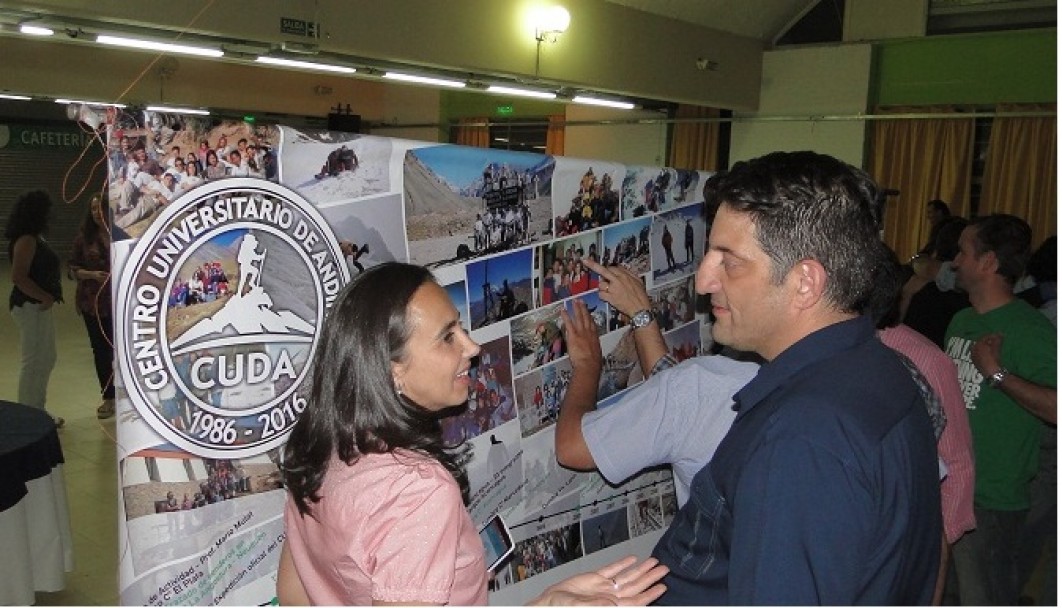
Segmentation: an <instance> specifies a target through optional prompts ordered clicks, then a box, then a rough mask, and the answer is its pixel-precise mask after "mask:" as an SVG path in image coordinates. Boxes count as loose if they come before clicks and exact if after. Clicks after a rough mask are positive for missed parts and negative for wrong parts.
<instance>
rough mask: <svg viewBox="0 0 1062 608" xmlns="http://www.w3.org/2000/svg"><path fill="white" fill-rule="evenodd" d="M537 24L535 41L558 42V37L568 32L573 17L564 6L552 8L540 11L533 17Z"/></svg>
mask: <svg viewBox="0 0 1062 608" xmlns="http://www.w3.org/2000/svg"><path fill="white" fill-rule="evenodd" d="M533 19H534V22H535V40H537V41H539V42H556V41H557V36H559V35H561V34H563V33H564V32H566V31H568V26H569V25H571V22H572V16H571V14H569V13H568V9H566V8H564V7H563V6H550V7H546V8H542V9H540V10H539V11H538V12H537V13H535V15H534V16H533Z"/></svg>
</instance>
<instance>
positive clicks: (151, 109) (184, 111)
mask: <svg viewBox="0 0 1062 608" xmlns="http://www.w3.org/2000/svg"><path fill="white" fill-rule="evenodd" d="M144 109H145V110H147V111H149V112H168V113H170V114H198V115H200V116H210V112H208V111H206V110H198V109H196V108H176V107H171V106H148V107H146V108H144Z"/></svg>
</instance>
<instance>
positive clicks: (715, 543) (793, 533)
mask: <svg viewBox="0 0 1062 608" xmlns="http://www.w3.org/2000/svg"><path fill="white" fill-rule="evenodd" d="M735 401H736V403H737V406H738V408H739V409H738V416H737V418H736V420H735V422H734V425H733V427H732V428H731V430H730V432H729V433H728V434H727V436H726V438H725V439H724V440H723V442H722V444H721V445H720V446H719V449H718V450H717V451H716V453H715V457H714V458H713V459H712V461H711V462H710V463H709V464H708V466H706V467H705V468H703V469H702V470H701V471H700V473H698V474H697V476H696V477H695V478H694V481H693V486H692V488H691V496H690V501H689V502H688V503H686V505H685V506H684V507H683V508H682V509H681V510H680V511H679V513H678V515H677V516H676V518H675V521H674V522H673V523H672V524H671V527H670V528H668V531H667V532H666V533H665V534H664V536H663V537H661V539H660V541H659V543H657V546H656V548H655V549H654V551H653V554H654V556H655V557H657V558H658V559H660V561H661V563H663V564H664V565H666V566H668V567H669V568H670V573H669V574H668V575H667V577H666V578H665V580H664V583H665V584H666V585H667V587H668V591H667V593H666V594H665V595H664V596H663V597H662V598H661V600H660V603H663V604H682V605H691V604H699V605H705V604H728V603H729V604H879V605H885V604H918V603H928V602H929V600H930V599H931V596H932V593H933V585H934V583H935V582H936V576H937V567H938V566H939V558H940V535H941V523H940V482H939V479H938V477H937V467H936V466H935V464H936V448H935V442H934V439H933V430H932V425H931V424H930V422H929V417H928V415H927V414H926V410H925V404H924V403H923V401H922V399H921V396H920V395H919V393H918V390H917V388H916V387H915V385H914V383H913V382H912V380H911V375H910V374H909V373H908V372H907V370H906V369H905V368H904V366H903V364H902V363H900V361H899V359H898V358H897V356H896V354H895V353H894V352H893V351H892V350H890V349H888V348H887V347H885V346H884V345H883V344H882V343H881V342H880V341H879V340H878V339H877V338H876V337H875V336H874V328H873V327H872V325H871V323H870V321H869V320H867V319H865V318H861V317H860V318H856V319H851V320H848V321H844V322H841V323H836V324H834V325H830V326H828V327H826V328H824V329H821V330H819V331H816V332H814V333H812V334H811V335H809V336H807V337H805V338H803V339H802V340H800V341H798V342H797V343H796V344H794V345H792V346H791V347H789V348H788V349H787V350H786V351H785V352H783V353H782V354H781V355H779V356H778V357H777V358H776V359H775V360H773V361H771V362H769V363H768V364H766V365H764V366H762V367H761V368H760V372H759V374H758V375H757V376H756V377H755V378H754V379H753V380H752V381H751V382H750V383H749V384H748V385H747V386H746V387H745V388H743V389H742V390H741V391H739V392H738V394H737V395H736V397H735Z"/></svg>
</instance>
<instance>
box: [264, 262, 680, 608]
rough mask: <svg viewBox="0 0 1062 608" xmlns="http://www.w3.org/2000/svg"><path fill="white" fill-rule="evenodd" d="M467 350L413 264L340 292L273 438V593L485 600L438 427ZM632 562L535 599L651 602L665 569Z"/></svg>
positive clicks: (457, 388) (480, 560)
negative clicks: (292, 420) (276, 522)
mask: <svg viewBox="0 0 1062 608" xmlns="http://www.w3.org/2000/svg"><path fill="white" fill-rule="evenodd" d="M479 350H480V349H479V345H477V344H476V343H475V342H474V341H472V339H471V338H470V337H469V336H468V334H467V333H465V331H464V329H462V327H461V323H460V317H459V315H458V312H457V310H456V309H455V308H454V306H453V304H452V303H451V301H450V298H449V296H448V295H447V293H446V291H445V290H444V289H443V288H442V287H440V286H439V285H438V284H437V283H436V282H435V281H434V279H433V278H432V275H431V273H430V272H429V271H427V270H425V269H424V268H421V267H419V266H413V265H409V264H402V263H388V264H382V265H380V266H377V267H375V268H372V269H371V270H368V271H366V272H365V273H363V274H361V275H359V276H358V278H357V279H356V280H355V281H354V282H353V283H351V284H350V285H349V286H348V287H347V288H346V289H344V290H343V292H341V293H340V295H339V296H338V297H337V299H336V301H335V303H334V304H333V306H332V309H331V311H330V313H329V315H328V317H327V318H326V319H325V322H324V324H323V326H322V329H321V337H320V343H319V345H318V347H317V351H316V353H315V354H314V358H313V361H312V370H313V371H312V374H311V376H312V378H311V382H310V385H309V386H310V389H309V393H308V395H307V407H306V410H305V411H304V412H303V413H302V415H301V417H300V418H299V421H298V423H296V425H295V428H294V429H293V430H292V434H291V437H290V438H289V439H288V443H287V445H286V447H285V449H284V464H283V476H284V482H285V485H286V487H287V489H288V492H289V495H288V500H287V505H286V507H285V512H284V522H285V528H286V534H287V541H286V542H285V544H284V549H283V553H282V554H281V560H280V570H279V572H278V576H277V595H278V597H279V599H280V601H281V603H283V604H329V605H378V604H404V605H409V604H458V605H484V604H486V603H487V579H488V576H489V574H488V571H487V564H486V563H485V561H484V550H483V546H482V544H481V543H480V540H479V536H478V534H477V531H476V529H475V526H474V524H473V523H472V520H471V518H470V517H469V515H468V512H467V511H466V509H465V502H466V501H467V495H468V481H467V478H466V476H465V473H464V471H463V470H462V469H461V467H460V466H459V465H458V464H457V457H458V455H459V450H455V449H451V448H449V447H447V446H445V445H444V444H443V442H442V434H441V429H440V425H439V416H440V414H439V412H441V411H442V410H445V409H447V408H450V407H452V406H455V405H460V404H464V403H465V402H466V401H467V399H468V393H469V389H470V387H471V381H470V378H469V373H468V372H469V368H470V366H471V360H472V358H473V357H474V356H476V355H477V354H478V353H479ZM635 561H636V560H634V558H627V559H625V560H621V561H619V562H616V563H614V564H611V565H609V566H606V567H604V568H602V569H600V570H598V571H596V572H592V573H586V574H580V575H577V576H575V577H572V578H570V579H568V580H566V581H563V582H561V583H558V584H557V585H554V586H552V587H550V588H549V589H547V590H546V592H545V593H544V594H543V595H542V596H540V597H539V598H536V603H538V602H554V603H566V604H572V603H596V604H646V603H648V602H651V601H653V600H654V599H656V598H657V597H659V596H660V594H662V593H663V586H662V585H659V584H656V582H657V581H658V580H659V579H660V578H661V577H662V576H663V575H664V574H665V572H666V569H665V568H663V567H662V566H656V565H655V560H647V561H645V562H642V563H641V564H639V565H637V566H636V567H633V568H632V567H631V566H633V565H634V562H635Z"/></svg>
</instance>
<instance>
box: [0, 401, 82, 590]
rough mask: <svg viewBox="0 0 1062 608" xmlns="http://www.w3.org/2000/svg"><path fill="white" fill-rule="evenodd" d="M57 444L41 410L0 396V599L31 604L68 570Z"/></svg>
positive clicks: (60, 582) (63, 490)
mask: <svg viewBox="0 0 1062 608" xmlns="http://www.w3.org/2000/svg"><path fill="white" fill-rule="evenodd" d="M63 462H64V460H63V448H62V445H61V444H60V442H59V433H58V431H57V430H56V428H55V423H54V422H53V421H52V417H51V416H49V415H48V413H47V412H45V411H43V410H40V409H37V408H32V407H28V406H25V405H21V404H18V403H12V402H10V401H0V604H2V605H12V604H23V605H24V604H32V603H33V602H34V592H35V591H59V590H60V589H62V588H63V587H64V585H65V578H66V576H65V575H66V572H70V571H72V570H73V561H74V560H73V542H72V539H71V533H70V516H69V511H68V507H67V501H66V486H65V484H64V482H63V467H62V465H63Z"/></svg>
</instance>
